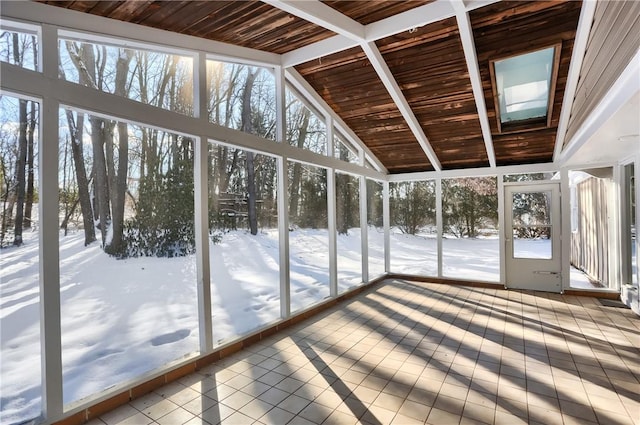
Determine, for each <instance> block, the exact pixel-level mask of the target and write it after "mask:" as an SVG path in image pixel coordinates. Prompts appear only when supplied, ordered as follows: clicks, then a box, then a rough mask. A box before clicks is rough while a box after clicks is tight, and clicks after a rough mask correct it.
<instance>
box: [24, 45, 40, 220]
mask: <svg viewBox="0 0 640 425" xmlns="http://www.w3.org/2000/svg"><path fill="white" fill-rule="evenodd" d="M31 44H32V46H33V63H34V65H35V67H36V69H37V68H38V43H37V39H36V36H32V37H31ZM39 112H40V110H39V109H38V113H39ZM36 122H37V118H36V104H35V102H31V120H30V121H29V138H28V140H27V199H26V205H25V207H24V227H26V228H31V215H32V210H33V197H34V192H35V188H34V184H35V182H34V169H33V166H34V159H35V149H34V139H33V138H34V133H35V130H36Z"/></svg>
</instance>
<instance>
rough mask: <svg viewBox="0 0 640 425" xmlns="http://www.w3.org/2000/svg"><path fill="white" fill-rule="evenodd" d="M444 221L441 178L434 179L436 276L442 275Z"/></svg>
mask: <svg viewBox="0 0 640 425" xmlns="http://www.w3.org/2000/svg"><path fill="white" fill-rule="evenodd" d="M443 228H444V223H443V222H442V179H441V178H440V177H438V178H437V179H436V229H437V230H436V232H437V234H438V239H437V243H436V246H437V250H438V277H442V233H443Z"/></svg>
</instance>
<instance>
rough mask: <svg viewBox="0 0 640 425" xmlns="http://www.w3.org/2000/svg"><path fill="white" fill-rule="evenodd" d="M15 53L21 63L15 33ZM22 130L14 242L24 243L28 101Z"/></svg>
mask: <svg viewBox="0 0 640 425" xmlns="http://www.w3.org/2000/svg"><path fill="white" fill-rule="evenodd" d="M13 55H14V60H15V61H16V63H20V62H21V61H22V59H21V58H20V50H19V47H18V34H17V33H14V34H13ZM19 105H20V106H19V112H18V116H19V122H20V130H19V136H18V160H17V161H16V218H15V220H14V226H13V244H14V245H16V246H20V245H22V242H23V241H22V223H23V221H24V200H25V189H26V181H25V178H26V176H25V167H26V165H27V101H26V100H22V99H21V100H20V101H19Z"/></svg>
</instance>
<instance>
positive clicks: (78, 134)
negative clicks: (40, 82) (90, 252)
mask: <svg viewBox="0 0 640 425" xmlns="http://www.w3.org/2000/svg"><path fill="white" fill-rule="evenodd" d="M67 123H68V124H69V130H70V131H69V132H70V133H71V153H72V155H73V168H74V170H75V174H76V183H77V184H78V201H79V202H80V212H81V213H82V225H83V227H84V245H85V246H87V245H89V244H90V243H92V242H94V241H95V240H96V229H95V227H94V225H93V208H92V207H91V197H90V195H89V179H87V170H86V168H85V166H84V148H83V143H82V139H83V135H84V134H83V133H84V114H82V113H79V114H78V122H77V123H76V122H74V120H73V113H72V112H71V111H67Z"/></svg>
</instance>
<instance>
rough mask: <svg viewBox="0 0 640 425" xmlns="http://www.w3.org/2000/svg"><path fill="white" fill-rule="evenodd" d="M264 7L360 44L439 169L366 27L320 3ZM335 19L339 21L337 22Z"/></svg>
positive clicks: (279, 0) (281, 1)
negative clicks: (366, 31) (360, 31)
mask: <svg viewBox="0 0 640 425" xmlns="http://www.w3.org/2000/svg"><path fill="white" fill-rule="evenodd" d="M267 3H269V4H270V5H272V6H274V7H277V8H280V9H282V10H284V11H286V12H287V13H291V14H293V15H295V16H298V17H300V18H303V19H305V20H307V21H309V22H313V23H314V24H316V25H320V26H323V27H325V28H327V29H330V30H331V31H334V32H336V33H338V34H340V35H342V36H345V37H349V38H352V39H354V40H356V41H358V42H359V43H360V47H361V48H362V50H363V51H364V52H365V54H366V55H367V58H368V59H369V61H370V62H371V65H373V68H374V69H375V71H376V73H377V74H378V76H379V77H380V79H381V80H382V83H383V84H384V86H385V88H386V89H387V91H388V92H389V95H391V98H392V99H393V101H394V102H395V104H396V107H397V108H398V110H399V111H400V113H401V114H402V117H403V118H404V119H405V121H406V123H407V125H408V126H409V129H410V130H411V132H412V133H413V135H414V137H415V138H416V139H417V141H418V143H419V144H420V146H421V147H422V150H423V151H424V153H425V155H426V156H427V158H428V159H429V162H431V165H432V166H433V168H434V169H435V170H437V171H439V170H441V169H442V166H441V165H440V161H439V160H438V157H437V156H436V154H435V151H434V150H433V147H432V146H431V144H430V143H429V140H428V139H427V136H426V135H425V134H424V131H423V130H422V127H421V126H420V123H419V122H418V119H417V118H416V116H415V114H414V113H413V111H412V110H411V107H410V106H409V102H407V99H406V98H405V97H404V94H403V93H402V90H401V89H400V86H398V83H397V82H396V80H395V78H394V76H393V74H392V73H391V70H390V69H389V66H388V65H387V63H386V62H385V61H384V58H383V57H382V54H381V53H380V51H379V50H378V47H377V46H376V44H375V43H374V42H372V41H370V42H367V41H366V40H365V39H364V29H365V27H364V26H363V25H360V24H359V23H357V22H356V21H354V20H353V19H351V18H348V17H347V16H345V15H343V14H342V13H340V12H338V11H337V10H335V9H332V8H331V7H329V6H327V5H325V4H324V3H321V2H319V1H291V0H267ZM327 9H329V10H327ZM338 15H339V16H341V17H342V18H338V17H337V16H338ZM343 18H346V19H343ZM341 22H342V23H345V24H344V25H345V26H344V27H341V25H340V23H341ZM358 28H360V29H362V36H361V37H359V36H358V34H359V30H358Z"/></svg>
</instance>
